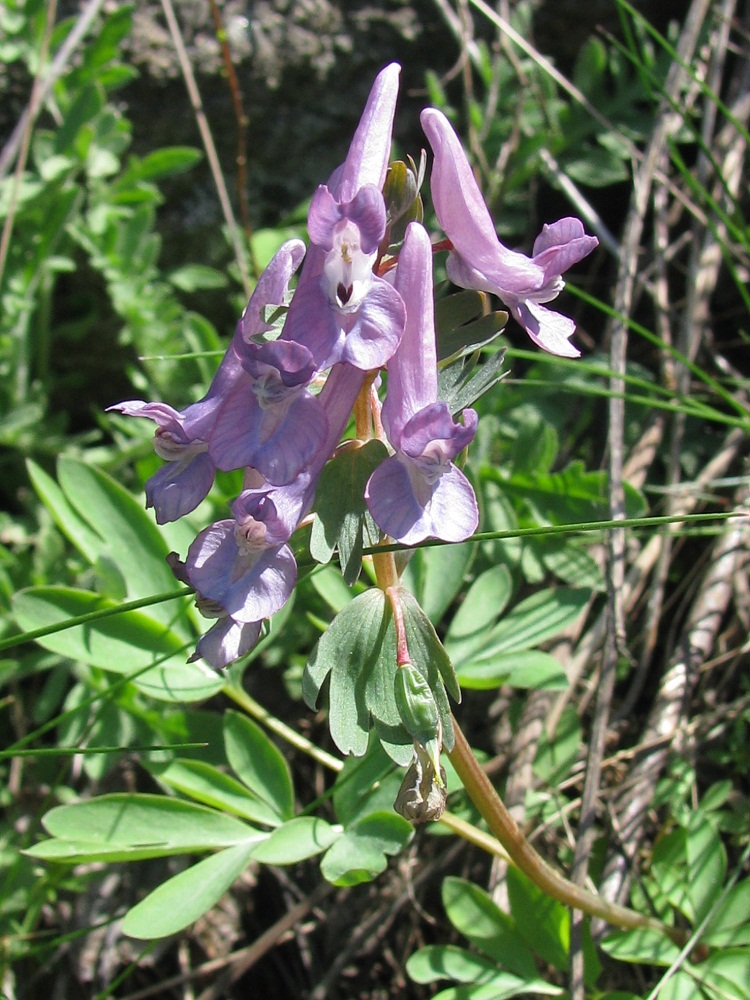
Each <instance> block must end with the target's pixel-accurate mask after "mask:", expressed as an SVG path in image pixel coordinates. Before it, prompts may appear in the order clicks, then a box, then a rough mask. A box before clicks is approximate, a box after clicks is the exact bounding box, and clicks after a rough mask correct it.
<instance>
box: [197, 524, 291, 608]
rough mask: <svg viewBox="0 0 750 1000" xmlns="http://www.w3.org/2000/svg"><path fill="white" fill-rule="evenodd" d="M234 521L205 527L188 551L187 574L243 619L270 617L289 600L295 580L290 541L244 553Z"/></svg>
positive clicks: (207, 594)
mask: <svg viewBox="0 0 750 1000" xmlns="http://www.w3.org/2000/svg"><path fill="white" fill-rule="evenodd" d="M236 523H237V522H236V521H234V520H226V521H217V522H215V523H214V524H211V525H209V527H208V528H205V529H204V530H203V531H202V532H201V533H200V534H199V535H198V537H197V538H196V539H195V541H194V542H193V543H192V545H191V546H190V549H189V550H188V557H187V560H186V566H187V573H188V577H189V579H190V583H191V585H192V586H193V587H194V588H195V589H196V591H198V593H199V594H200V595H201V596H202V597H203V598H207V599H208V600H210V601H214V602H215V603H216V604H218V605H220V606H221V607H222V608H223V609H224V610H225V611H226V613H227V614H228V615H230V616H231V617H232V618H234V619H236V620H237V621H239V622H244V623H247V622H256V621H261V620H262V619H264V618H270V617H271V615H273V614H275V613H276V612H277V611H278V610H279V609H280V608H281V607H283V605H284V604H285V603H286V601H287V599H288V597H289V595H290V594H291V592H292V590H293V589H294V584H295V583H296V580H297V564H296V563H295V561H294V556H293V554H292V551H291V549H290V548H289V547H288V546H287V545H281V546H274V547H273V548H268V549H263V550H259V551H257V552H255V553H253V554H251V555H246V554H243V553H241V552H240V550H239V548H238V546H237V541H236V536H235V526H236Z"/></svg>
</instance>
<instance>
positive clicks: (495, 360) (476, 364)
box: [438, 350, 508, 413]
mask: <svg viewBox="0 0 750 1000" xmlns="http://www.w3.org/2000/svg"><path fill="white" fill-rule="evenodd" d="M504 362H505V351H504V350H495V351H494V353H492V354H490V356H489V358H487V359H485V360H482V361H478V360H476V356H475V355H474V356H472V357H471V358H469V359H466V358H459V359H458V360H457V361H452V362H451V363H450V364H449V365H447V367H445V368H441V369H440V371H439V372H438V399H440V400H442V401H443V402H444V403H446V404H447V405H448V408H449V409H450V411H451V413H458V412H460V411H461V410H463V409H465V408H466V407H467V406H471V404H472V403H474V402H475V401H476V400H477V399H479V397H480V396H483V395H484V394H485V393H486V392H489V390H490V389H491V388H492V387H493V386H494V385H496V384H497V383H498V382H499V381H500V379H502V378H505V376H506V375H507V374H508V372H507V371H506V372H504V371H502V370H501V369H502V366H503V364H504Z"/></svg>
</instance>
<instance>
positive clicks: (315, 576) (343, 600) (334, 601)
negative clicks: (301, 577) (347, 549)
mask: <svg viewBox="0 0 750 1000" xmlns="http://www.w3.org/2000/svg"><path fill="white" fill-rule="evenodd" d="M308 581H309V584H310V586H311V587H313V589H314V590H315V591H316V593H318V594H319V595H320V596H321V597H322V598H323V600H324V601H325V602H326V604H327V605H328V607H329V608H330V609H331V610H332V611H333V613H334V614H338V613H339V611H341V609H342V608H345V607H346V605H347V604H349V602H350V601H351V600H352V599H353V596H354V595H353V594H352V591H351V588H350V587H348V586H347V585H346V583H345V582H344V578H343V577H342V575H341V573H340V572H339V571H338V569H337V568H336V567H335V566H320V567H317V568H316V569H315V570H314V571H313V572H312V573H311V574H310V576H309V577H308Z"/></svg>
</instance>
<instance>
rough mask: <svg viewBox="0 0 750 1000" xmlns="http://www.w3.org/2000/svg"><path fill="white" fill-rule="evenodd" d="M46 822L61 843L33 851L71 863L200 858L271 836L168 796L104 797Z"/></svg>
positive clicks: (58, 811)
mask: <svg viewBox="0 0 750 1000" xmlns="http://www.w3.org/2000/svg"><path fill="white" fill-rule="evenodd" d="M43 823H44V827H45V829H46V830H47V832H48V833H49V834H50V835H51V836H52V837H54V838H55V840H54V841H43V842H42V843H40V844H36V845H35V846H34V847H32V848H31V849H30V851H29V852H28V853H30V854H31V855H32V856H33V857H39V858H46V859H52V858H57V859H59V860H66V861H69V862H76V861H93V860H97V859H105V860H107V859H108V860H124V861H134V860H137V859H139V858H157V857H167V856H170V855H172V854H194V853H197V852H201V851H209V850H214V849H215V848H220V847H230V846H232V845H234V844H238V843H244V842H246V841H248V840H251V839H252V840H254V841H257V840H258V839H259V838H264V837H265V834H260V833H259V832H258V831H257V830H254V829H253V827H251V826H248V825H247V824H246V823H243V822H241V821H240V820H239V819H235V818H234V817H233V816H226V815H223V814H222V813H219V812H216V811H215V810H213V809H206V808H205V807H204V806H199V805H195V804H193V803H191V802H182V801H180V800H179V799H169V798H166V797H165V796H163V795H129V794H125V793H115V794H112V795H102V796H100V797H99V798H96V799H90V800H89V801H86V802H76V803H74V804H73V805H67V806H57V807H56V808H54V809H51V810H50V811H49V812H48V813H47V814H46V816H45V817H44V820H43Z"/></svg>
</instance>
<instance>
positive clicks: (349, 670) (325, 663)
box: [302, 588, 396, 757]
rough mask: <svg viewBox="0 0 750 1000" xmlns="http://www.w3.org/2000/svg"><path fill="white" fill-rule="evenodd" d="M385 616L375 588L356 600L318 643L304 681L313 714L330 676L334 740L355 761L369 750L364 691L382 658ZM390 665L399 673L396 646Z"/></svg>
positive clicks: (383, 599) (381, 595) (384, 606)
mask: <svg viewBox="0 0 750 1000" xmlns="http://www.w3.org/2000/svg"><path fill="white" fill-rule="evenodd" d="M386 611H387V604H386V596H385V594H384V593H383V592H382V591H381V590H378V589H377V588H373V589H371V590H368V591H366V592H365V593H364V594H360V595H359V596H358V597H355V598H354V600H353V601H352V602H351V604H349V605H347V607H345V608H343V609H342V610H341V611H340V612H339V613H338V614H337V615H336V617H335V618H334V620H333V621H332V622H331V624H330V625H329V627H328V628H327V630H326V631H325V632H324V633H323V635H322V636H321V637H320V639H319V640H318V643H317V645H316V647H315V649H314V650H313V653H312V655H311V657H310V659H309V660H308V661H307V665H306V666H305V672H304V675H303V678H302V695H303V697H304V699H305V702H306V703H307V705H308V707H309V708H311V709H314V708H315V707H316V705H317V702H318V696H319V694H320V689H321V687H322V686H323V683H324V681H325V679H326V677H327V676H328V675H329V674H330V677H331V680H330V693H329V709H328V711H329V726H330V730H331V736H332V737H333V741H334V743H335V744H336V746H337V747H338V748H339V750H341V752H342V753H345V754H349V753H351V754H354V755H355V756H356V757H361V756H362V754H363V753H364V752H365V750H366V749H367V739H368V733H369V730H370V718H369V712H368V711H367V706H366V704H365V703H364V699H363V698H362V695H361V692H362V689H363V687H364V684H365V683H366V679H367V678H368V677H369V675H370V674H371V673H372V672H373V671H375V670H376V669H377V667H378V664H379V661H380V658H381V654H382V647H383V642H384V638H385V633H386V628H387V625H388V619H387V616H386ZM392 660H393V669H394V670H395V665H396V650H395V646H394V648H393V650H392ZM394 710H395V706H394Z"/></svg>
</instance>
